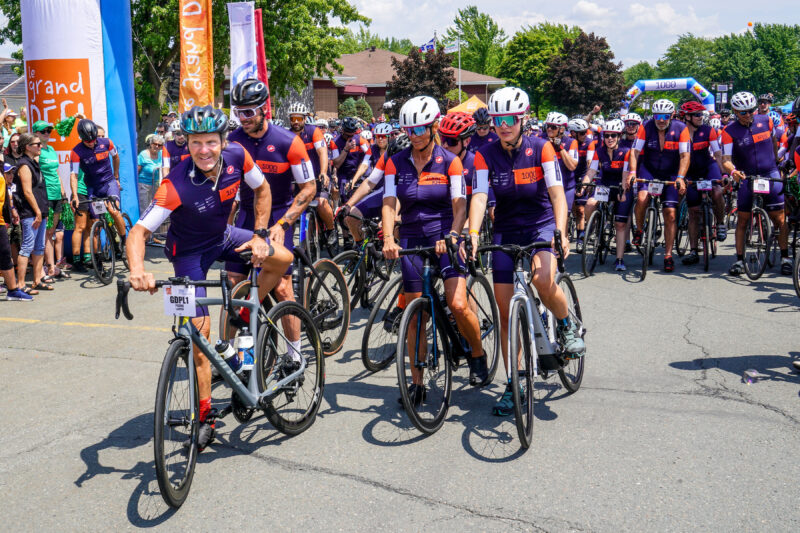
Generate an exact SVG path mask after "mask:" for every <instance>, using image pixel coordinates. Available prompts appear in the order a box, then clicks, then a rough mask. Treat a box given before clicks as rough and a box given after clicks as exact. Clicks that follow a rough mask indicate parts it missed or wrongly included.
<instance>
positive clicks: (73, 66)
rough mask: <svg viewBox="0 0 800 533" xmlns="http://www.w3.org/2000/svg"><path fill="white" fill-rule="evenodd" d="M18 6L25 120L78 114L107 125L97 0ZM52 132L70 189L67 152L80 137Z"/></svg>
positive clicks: (34, 1) (32, 1) (43, 0)
mask: <svg viewBox="0 0 800 533" xmlns="http://www.w3.org/2000/svg"><path fill="white" fill-rule="evenodd" d="M20 10H21V15H22V49H23V54H24V56H25V87H26V90H27V96H28V124H33V123H34V122H36V121H37V120H45V121H47V122H50V123H56V122H58V121H59V120H61V119H64V118H68V117H71V116H73V115H75V114H76V113H82V114H83V115H85V116H86V117H87V118H90V119H92V120H93V121H95V122H96V123H98V124H100V125H101V126H107V124H108V116H107V114H106V113H107V110H106V91H105V73H104V63H103V33H102V29H101V27H100V3H99V0H70V2H62V1H59V0H26V1H25V2H20ZM52 135H53V137H51V139H50V145H51V146H52V147H53V148H54V149H55V150H56V152H57V153H58V161H59V169H58V173H59V176H60V177H61V181H62V183H64V189H65V190H66V191H67V193H70V192H71V191H70V188H69V163H68V162H69V152H70V151H71V150H72V148H73V147H74V146H75V145H76V144H78V143H79V142H80V139H79V138H78V134H77V132H76V131H75V129H74V128H73V130H72V133H71V134H70V135H69V136H67V137H61V136H60V135H58V133H57V132H56V131H55V130H53V133H52Z"/></svg>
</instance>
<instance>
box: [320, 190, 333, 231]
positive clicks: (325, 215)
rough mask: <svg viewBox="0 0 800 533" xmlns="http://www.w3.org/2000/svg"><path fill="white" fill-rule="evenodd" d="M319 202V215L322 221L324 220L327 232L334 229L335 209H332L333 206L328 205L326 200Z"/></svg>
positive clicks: (321, 199) (322, 199)
mask: <svg viewBox="0 0 800 533" xmlns="http://www.w3.org/2000/svg"><path fill="white" fill-rule="evenodd" d="M318 200H319V201H318V203H317V213H319V218H320V220H322V223H323V224H324V225H325V229H326V230H329V229H333V209H331V204H330V203H328V200H327V199H326V198H318Z"/></svg>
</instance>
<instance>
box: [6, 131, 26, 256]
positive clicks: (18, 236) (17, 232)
mask: <svg viewBox="0 0 800 533" xmlns="http://www.w3.org/2000/svg"><path fill="white" fill-rule="evenodd" d="M7 140H8V145H7V147H6V148H5V150H4V151H3V160H4V161H5V163H7V164H8V165H10V166H11V167H13V168H16V166H17V160H18V159H19V158H20V157H21V156H22V154H21V153H20V152H19V133H17V132H12V133H11V135H10V136H9V137H8V139H7ZM7 182H8V184H9V186H12V185H13V183H12V182H13V176H10V177H8V178H7ZM6 224H9V221H8V220H6ZM8 228H9V229H8V233H9V236H8V238H9V241H11V256H12V257H13V258H14V264H16V263H17V255H18V254H19V247H20V245H21V244H22V227H21V226H20V223H19V217H16V218H14V219H12V220H11V221H10V225H9V227H8Z"/></svg>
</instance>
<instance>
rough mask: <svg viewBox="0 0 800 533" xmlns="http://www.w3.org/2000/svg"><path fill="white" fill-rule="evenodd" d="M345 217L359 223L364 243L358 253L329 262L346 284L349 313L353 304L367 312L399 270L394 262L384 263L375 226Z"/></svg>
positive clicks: (350, 252) (378, 227)
mask: <svg viewBox="0 0 800 533" xmlns="http://www.w3.org/2000/svg"><path fill="white" fill-rule="evenodd" d="M347 216H349V217H352V218H355V219H356V220H359V221H361V223H362V231H363V232H364V240H363V242H362V244H361V248H360V249H358V250H347V251H344V252H342V253H340V254H339V255H337V256H336V257H334V258H333V262H334V263H336V265H337V266H338V267H339V269H340V270H341V271H342V274H344V277H345V279H346V280H347V288H348V291H349V294H350V309H351V310H353V309H355V307H356V304H357V303H359V302H360V303H361V306H362V307H364V308H369V307H370V304H371V300H372V299H374V298H375V297H376V296H377V295H378V294H380V292H381V290H382V289H383V287H385V286H386V283H388V281H389V278H390V277H391V275H392V273H394V272H395V271H396V269H397V268H399V263H398V261H397V260H387V259H385V258H384V257H383V254H382V253H381V249H382V248H383V243H382V242H381V241H380V239H378V238H377V237H378V234H379V230H380V226H379V224H378V223H377V222H375V221H373V220H369V219H364V218H362V217H360V216H357V215H354V214H348V215H347Z"/></svg>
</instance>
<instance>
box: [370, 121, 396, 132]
mask: <svg viewBox="0 0 800 533" xmlns="http://www.w3.org/2000/svg"><path fill="white" fill-rule="evenodd" d="M372 133H374V134H375V135H391V133H392V125H391V124H387V123H386V122H381V123H380V124H377V125H376V126H375V131H373V132H372Z"/></svg>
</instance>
